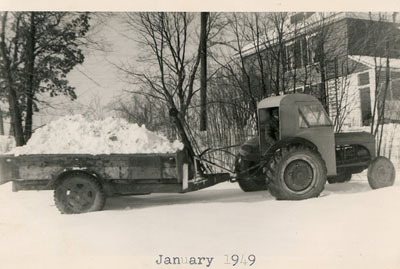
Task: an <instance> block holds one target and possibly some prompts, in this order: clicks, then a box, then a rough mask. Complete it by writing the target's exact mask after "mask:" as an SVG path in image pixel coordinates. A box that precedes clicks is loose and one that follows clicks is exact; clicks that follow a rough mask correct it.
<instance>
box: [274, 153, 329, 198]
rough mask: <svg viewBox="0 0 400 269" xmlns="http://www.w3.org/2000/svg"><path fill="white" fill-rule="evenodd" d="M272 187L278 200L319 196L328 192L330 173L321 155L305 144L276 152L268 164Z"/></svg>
mask: <svg viewBox="0 0 400 269" xmlns="http://www.w3.org/2000/svg"><path fill="white" fill-rule="evenodd" d="M267 178H268V180H269V184H268V188H269V190H270V193H271V194H272V195H273V196H274V197H275V198H276V199H278V200H303V199H308V198H312V197H318V196H319V195H320V194H321V192H322V191H323V190H324V186H325V183H326V180H327V170H326V165H325V162H324V160H323V159H322V157H321V155H320V154H319V152H317V151H316V150H314V149H311V148H309V147H305V146H302V145H298V146H297V145H296V146H288V147H285V148H281V149H280V150H278V151H276V152H275V154H274V155H273V156H272V157H271V158H270V159H269V161H268V163H267Z"/></svg>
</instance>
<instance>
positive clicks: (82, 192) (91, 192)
mask: <svg viewBox="0 0 400 269" xmlns="http://www.w3.org/2000/svg"><path fill="white" fill-rule="evenodd" d="M105 201H106V195H105V193H104V191H103V187H102V185H101V184H100V182H99V181H98V180H97V179H96V178H95V177H93V176H90V175H88V174H86V173H83V172H74V173H71V174H70V175H68V176H66V177H64V178H62V179H61V180H60V181H59V182H58V183H57V184H56V187H55V190H54V202H55V204H56V207H57V208H58V210H59V211H60V212H61V213H62V214H79V213H86V212H91V211H98V210H101V209H103V207H104V204H105Z"/></svg>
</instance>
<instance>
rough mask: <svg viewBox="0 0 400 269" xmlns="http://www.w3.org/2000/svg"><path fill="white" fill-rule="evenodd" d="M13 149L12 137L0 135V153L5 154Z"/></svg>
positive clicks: (13, 140) (13, 141)
mask: <svg viewBox="0 0 400 269" xmlns="http://www.w3.org/2000/svg"><path fill="white" fill-rule="evenodd" d="M13 148H15V139H14V137H12V136H6V135H0V153H6V152H8V151H10V150H12V149H13Z"/></svg>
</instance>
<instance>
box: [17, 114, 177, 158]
mask: <svg viewBox="0 0 400 269" xmlns="http://www.w3.org/2000/svg"><path fill="white" fill-rule="evenodd" d="M182 148H183V145H182V144H181V143H180V142H179V141H175V142H173V143H171V142H170V141H169V140H168V139H167V138H166V137H164V136H162V135H159V134H156V133H153V132H151V131H149V130H147V129H146V128H145V127H144V126H139V125H137V124H130V123H128V122H127V121H125V120H123V119H116V118H111V117H109V118H106V119H104V120H97V121H88V120H87V119H85V118H84V117H83V116H82V115H74V116H66V117H63V118H60V119H58V120H55V121H53V122H50V123H49V124H48V125H46V126H44V127H42V128H40V129H38V130H37V131H36V132H35V133H34V134H33V136H32V137H31V139H30V140H29V142H28V144H27V145H25V146H23V147H17V148H15V149H14V150H12V151H11V152H10V153H13V154H15V155H24V154H57V153H83V154H93V155H96V154H111V153H173V152H176V151H177V150H179V149H182Z"/></svg>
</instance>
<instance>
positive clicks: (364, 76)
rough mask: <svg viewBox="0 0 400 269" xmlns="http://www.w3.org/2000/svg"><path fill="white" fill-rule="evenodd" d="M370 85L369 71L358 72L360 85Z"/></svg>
mask: <svg viewBox="0 0 400 269" xmlns="http://www.w3.org/2000/svg"><path fill="white" fill-rule="evenodd" d="M364 85H369V73H368V72H365V73H361V74H358V86H364Z"/></svg>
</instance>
